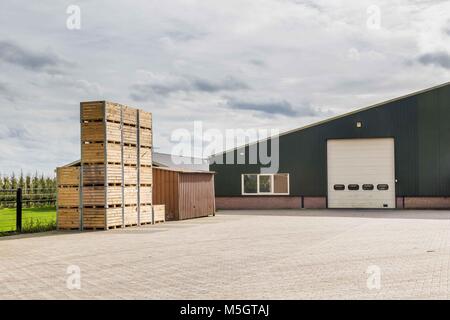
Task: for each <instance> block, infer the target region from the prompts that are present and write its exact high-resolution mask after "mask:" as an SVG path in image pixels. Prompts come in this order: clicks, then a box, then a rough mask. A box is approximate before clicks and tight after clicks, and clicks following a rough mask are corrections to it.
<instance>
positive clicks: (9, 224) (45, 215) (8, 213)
mask: <svg viewBox="0 0 450 320" xmlns="http://www.w3.org/2000/svg"><path fill="white" fill-rule="evenodd" d="M22 212H23V215H22V231H23V232H41V231H48V230H54V229H56V209H55V207H42V208H24V209H23V210H22ZM15 230H16V209H15V208H7V209H0V232H10V231H15Z"/></svg>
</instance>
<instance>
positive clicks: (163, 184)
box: [153, 168, 179, 220]
mask: <svg viewBox="0 0 450 320" xmlns="http://www.w3.org/2000/svg"><path fill="white" fill-rule="evenodd" d="M153 204H164V205H165V206H166V220H178V208H179V206H178V172H176V171H169V170H163V169H158V168H153Z"/></svg>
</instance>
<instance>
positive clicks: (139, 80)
mask: <svg viewBox="0 0 450 320" xmlns="http://www.w3.org/2000/svg"><path fill="white" fill-rule="evenodd" d="M73 5H75V6H78V7H79V8H80V13H81V20H80V29H69V28H68V27H67V19H68V18H69V19H70V18H71V17H73V16H72V15H71V14H68V13H67V9H68V8H70V6H73ZM69 22H73V20H69ZM0 23H1V28H0V70H1V72H0V112H1V113H0V151H1V152H0V172H1V173H8V172H10V171H12V170H15V171H19V170H21V169H22V170H23V171H24V172H34V171H36V170H38V171H42V172H45V173H46V174H52V172H53V169H54V168H55V167H56V166H59V165H63V164H65V163H68V162H71V161H73V160H75V159H77V158H79V149H80V147H79V102H80V101H87V100H110V101H115V102H120V103H123V104H128V105H131V106H135V107H139V108H142V109H145V110H147V111H151V112H153V115H154V134H155V140H154V142H155V147H156V150H157V151H161V152H171V150H172V147H173V145H174V141H171V136H172V133H173V132H174V131H175V130H176V129H180V128H185V129H187V130H192V128H193V125H194V124H193V123H194V121H202V125H203V129H204V130H207V129H219V130H220V131H221V132H224V130H226V129H233V128H234V129H237V128H275V129H279V130H280V131H284V130H289V129H293V128H296V127H300V126H303V125H305V124H308V123H312V122H315V121H317V120H321V119H324V118H327V117H330V116H332V115H336V114H340V113H344V112H347V111H350V110H355V109H357V108H360V107H364V106H367V105H370V104H372V103H376V102H380V101H383V100H386V99H389V98H394V97H397V96H399V95H402V94H407V93H410V92H412V91H415V90H420V89H424V88H427V87H431V86H434V85H437V84H440V83H443V82H447V81H449V80H450V2H449V1H437V0H436V1H431V0H430V1H427V0H423V1H419V0H413V1H404V0H396V1H392V0H390V1H376V0H373V1H364V0H362V1H361V0H358V1H356V0H355V1H349V0H346V1H338V0H318V1H312V0H306V1H302V0H220V1H219V0H208V1H206V0H203V1H200V0H198V1H196V0H167V1H152V0H145V1H144V0H142V1H120V3H119V1H106V0H105V1H93V0H89V1H87V0H86V1H45V0H40V1H20V0H19V1H18V0H14V1H12V0H2V1H1V2H0ZM69 25H72V26H73V24H70V23H69Z"/></svg>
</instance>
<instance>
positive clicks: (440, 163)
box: [210, 84, 450, 196]
mask: <svg viewBox="0 0 450 320" xmlns="http://www.w3.org/2000/svg"><path fill="white" fill-rule="evenodd" d="M357 121H361V122H362V124H363V126H362V128H357V127H356V122H357ZM383 137H394V138H395V170H396V179H398V182H397V185H396V194H397V196H450V85H448V84H447V85H446V86H443V87H438V88H435V89H432V90H430V91H426V92H422V93H419V94H416V95H413V96H409V97H405V98H403V99H400V100H396V101H392V102H387V103H386V104H383V105H382V106H377V107H374V108H370V109H366V110H362V111H360V112H357V113H353V114H350V115H347V116H345V117H342V118H337V119H334V120H331V121H329V122H325V123H322V124H318V125H316V126H312V127H309V128H306V129H303V130H299V131H295V132H291V133H288V134H286V135H282V136H281V137H280V139H279V146H280V149H279V150H280V165H279V172H280V173H289V174H290V194H291V195H293V196H300V195H302V196H326V194H327V160H326V157H327V154H326V152H327V150H326V148H327V144H326V142H327V140H328V139H341V138H342V139H344V138H345V139H350V138H383ZM242 151H243V149H237V150H235V151H231V152H234V156H235V158H236V156H237V154H239V153H241V152H242ZM246 151H247V152H246V154H248V147H246ZM223 157H224V159H225V154H224V155H223ZM247 160H248V159H247ZM224 163H225V161H224ZM246 163H248V161H246ZM210 170H211V171H215V172H217V175H216V177H215V188H216V196H239V195H241V174H243V173H259V172H260V166H259V165H248V164H234V165H233V164H231V165H228V164H212V165H211V166H210Z"/></svg>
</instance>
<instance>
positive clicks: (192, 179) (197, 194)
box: [179, 172, 215, 220]
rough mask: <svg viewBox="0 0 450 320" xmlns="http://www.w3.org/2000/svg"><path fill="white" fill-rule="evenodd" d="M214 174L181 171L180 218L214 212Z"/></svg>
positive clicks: (195, 216)
mask: <svg viewBox="0 0 450 320" xmlns="http://www.w3.org/2000/svg"><path fill="white" fill-rule="evenodd" d="M214 201H215V199H214V175H213V174H210V173H185V172H182V173H180V182H179V203H180V210H179V219H180V220H184V219H191V218H198V217H207V216H208V215H210V214H213V213H214V211H215V210H214Z"/></svg>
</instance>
